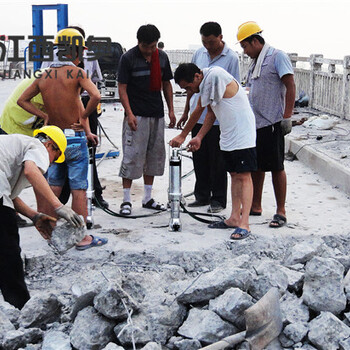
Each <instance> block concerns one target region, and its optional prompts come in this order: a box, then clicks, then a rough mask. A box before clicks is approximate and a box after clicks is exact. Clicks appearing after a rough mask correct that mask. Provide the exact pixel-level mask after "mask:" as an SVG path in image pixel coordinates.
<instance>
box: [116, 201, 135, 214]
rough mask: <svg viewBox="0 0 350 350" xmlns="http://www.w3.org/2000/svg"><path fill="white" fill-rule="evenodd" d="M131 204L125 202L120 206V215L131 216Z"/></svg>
mask: <svg viewBox="0 0 350 350" xmlns="http://www.w3.org/2000/svg"><path fill="white" fill-rule="evenodd" d="M131 207H132V205H131V203H130V202H123V203H122V204H120V210H119V214H121V215H130V214H131Z"/></svg>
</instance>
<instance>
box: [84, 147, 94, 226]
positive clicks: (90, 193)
mask: <svg viewBox="0 0 350 350" xmlns="http://www.w3.org/2000/svg"><path fill="white" fill-rule="evenodd" d="M93 164H94V148H93V147H89V167H88V188H87V191H86V200H87V217H86V228H87V229H92V228H93V227H94V219H93V217H92V211H93V210H94V205H93V204H92V200H93V198H94V192H95V191H94V173H93Z"/></svg>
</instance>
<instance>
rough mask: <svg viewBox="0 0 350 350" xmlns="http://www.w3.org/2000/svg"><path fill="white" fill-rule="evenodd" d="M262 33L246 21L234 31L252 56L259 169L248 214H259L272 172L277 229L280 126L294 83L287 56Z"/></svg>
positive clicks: (282, 187) (281, 214)
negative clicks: (267, 172)
mask: <svg viewBox="0 0 350 350" xmlns="http://www.w3.org/2000/svg"><path fill="white" fill-rule="evenodd" d="M261 32H262V29H261V28H260V27H259V26H258V24H257V23H255V22H246V23H243V24H242V25H240V26H239V28H238V33H237V39H238V41H239V42H240V44H241V47H242V48H243V50H244V53H245V54H246V55H248V56H249V57H250V58H252V62H251V65H250V67H249V70H248V74H247V87H248V88H249V101H250V104H251V106H252V108H253V111H254V114H255V118H256V128H257V139H256V150H257V160H258V171H256V172H253V173H252V178H253V185H254V196H253V203H252V208H251V213H250V214H251V215H261V213H262V206H261V199H262V191H263V186H264V179H265V172H266V171H271V174H272V183H273V188H274V192H275V198H276V204H277V209H276V214H275V215H274V216H273V219H272V221H271V222H270V227H275V228H276V227H281V226H283V225H284V224H285V223H286V222H287V219H286V209H285V202H286V192H287V176H286V172H285V170H284V164H283V162H284V132H283V126H284V124H285V123H286V121H287V122H288V121H290V120H288V118H290V117H291V115H292V113H293V107H294V101H295V84H294V75H293V74H294V72H293V67H292V64H291V61H290V59H289V57H288V56H287V55H286V54H285V53H284V52H282V51H280V50H277V49H275V48H273V47H271V46H270V45H268V44H267V43H265V40H264V38H263V37H262V36H261Z"/></svg>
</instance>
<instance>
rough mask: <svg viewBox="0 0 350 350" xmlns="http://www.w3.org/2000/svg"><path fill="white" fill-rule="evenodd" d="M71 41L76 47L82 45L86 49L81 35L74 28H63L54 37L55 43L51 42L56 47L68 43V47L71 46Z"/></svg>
mask: <svg viewBox="0 0 350 350" xmlns="http://www.w3.org/2000/svg"><path fill="white" fill-rule="evenodd" d="M73 40H74V42H75V44H76V45H77V46H79V45H82V46H83V47H84V48H85V49H86V48H87V47H86V46H85V40H84V37H83V36H82V35H81V33H80V32H79V31H78V30H76V29H74V28H65V29H62V30H60V31H59V32H58V33H57V34H56V37H55V41H54V42H53V43H54V44H55V45H58V44H60V43H62V44H63V43H64V44H65V43H68V44H69V45H72V43H73Z"/></svg>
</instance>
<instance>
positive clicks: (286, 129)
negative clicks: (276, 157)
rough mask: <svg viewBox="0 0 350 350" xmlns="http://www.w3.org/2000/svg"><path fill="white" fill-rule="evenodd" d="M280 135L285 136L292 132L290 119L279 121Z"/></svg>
mask: <svg viewBox="0 0 350 350" xmlns="http://www.w3.org/2000/svg"><path fill="white" fill-rule="evenodd" d="M281 128H282V135H283V136H284V135H287V134H289V133H290V132H291V131H292V120H291V119H290V118H286V119H282V121H281Z"/></svg>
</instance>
